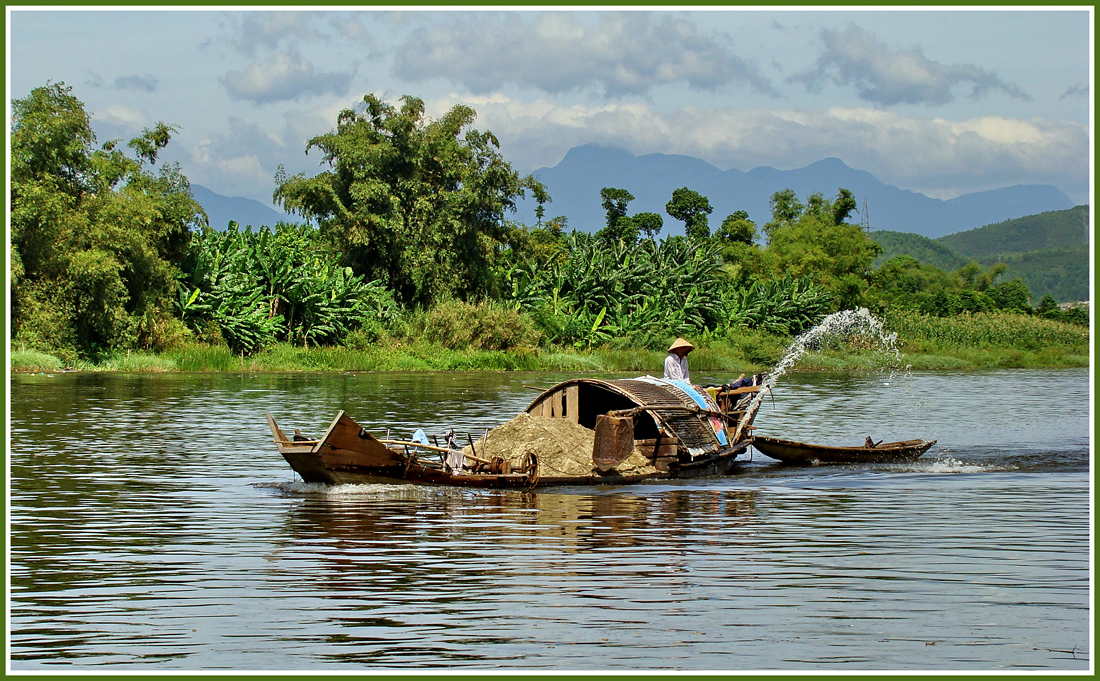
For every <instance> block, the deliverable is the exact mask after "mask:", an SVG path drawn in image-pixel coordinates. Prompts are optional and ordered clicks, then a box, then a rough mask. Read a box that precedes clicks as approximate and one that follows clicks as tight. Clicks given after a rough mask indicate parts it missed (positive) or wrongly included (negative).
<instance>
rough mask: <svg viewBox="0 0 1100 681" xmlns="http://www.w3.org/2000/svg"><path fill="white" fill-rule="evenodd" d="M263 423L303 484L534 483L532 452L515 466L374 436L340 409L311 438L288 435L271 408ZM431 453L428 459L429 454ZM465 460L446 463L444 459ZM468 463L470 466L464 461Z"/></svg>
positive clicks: (535, 470)
mask: <svg viewBox="0 0 1100 681" xmlns="http://www.w3.org/2000/svg"><path fill="white" fill-rule="evenodd" d="M266 413H267V423H268V426H270V427H271V435H272V437H274V439H275V445H276V446H277V447H278V448H279V453H280V454H282V455H283V458H284V459H286V461H287V463H289V464H290V467H291V468H293V469H294V470H295V472H297V473H298V475H301V476H302V480H304V481H306V482H324V483H328V484H332V485H340V484H369V483H393V482H412V483H426V484H444V485H454V486H459V487H518V488H527V487H534V486H535V484H536V483H537V482H538V460H537V458H536V457H534V456H533V455H532V456H531V457H530V458H529V460H527V461H525V462H524V463H525V465H524V466H523V467H522V468H521V469H519V470H513V469H512V467H511V466H505V465H503V463H501V464H497V465H495V466H494V462H491V461H485V460H482V459H478V458H476V457H470V456H465V457H463V455H462V451H461V450H456V449H450V448H447V447H436V446H433V445H426V444H424V443H421V442H412V441H405V440H379V439H378V438H376V437H374V436H373V435H371V434H370V433H368V432H367V431H366V430H364V429H363V428H362V427H361V426H360V425H359V424H358V423H356V422H355V421H354V420H353V419H352V418H351V417H350V416H348V415H347V414H345V413H344V412H343V411H341V412H340V413H339V414H337V415H336V418H335V419H334V420H333V421H332V425H330V426H329V428H328V430H327V431H325V434H324V435H323V436H322V437H321V438H320V439H318V440H311V439H308V438H306V437H303V436H301V435H300V434H296V435H295V437H294V438H288V437H287V436H286V435H285V434H284V433H283V431H282V430H280V429H279V426H278V425H277V424H276V423H275V419H274V417H272V416H271V412H266ZM433 455H434V457H433ZM456 456H457V457H463V458H464V459H466V460H467V461H468V462H469V463H468V464H467V465H464V466H462V467H459V466H453V465H452V466H448V465H447V463H448V459H450V460H451V461H454V459H455V457H456ZM469 464H472V465H469Z"/></svg>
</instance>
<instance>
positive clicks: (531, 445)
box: [462, 412, 657, 478]
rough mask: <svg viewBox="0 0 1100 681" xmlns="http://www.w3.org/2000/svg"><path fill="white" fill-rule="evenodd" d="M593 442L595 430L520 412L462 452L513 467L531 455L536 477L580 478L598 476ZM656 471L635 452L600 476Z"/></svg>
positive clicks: (640, 473)
mask: <svg viewBox="0 0 1100 681" xmlns="http://www.w3.org/2000/svg"><path fill="white" fill-rule="evenodd" d="M595 440H596V431H594V430H589V429H588V428H585V427H584V426H582V425H580V424H578V423H573V422H572V421H570V420H569V419H563V418H548V417H545V416H532V415H531V414H528V413H527V412H520V414H519V415H518V416H516V417H515V418H514V419H512V420H511V421H508V422H507V423H504V424H501V425H499V426H497V427H496V428H493V429H492V430H490V431H489V434H488V436H487V437H485V438H484V443H483V442H482V441H481V440H478V441H475V442H474V449H475V450H476V452H472V451H471V449H470V447H469V446H466V447H464V448H463V449H462V452H463V453H464V454H467V455H468V454H471V453H474V455H475V456H477V457H478V458H479V459H490V460H491V459H493V458H494V457H500V458H502V459H504V460H505V461H507V462H508V463H510V464H512V465H513V466H515V467H519V466H520V465H521V464H522V462H523V457H524V455H526V454H528V453H533V454H534V455H535V456H536V457H537V458H538V461H539V477H540V478H573V477H576V478H580V477H588V476H592V475H595V474H599V471H597V469H596V467H595V465H594V464H593V462H592V444H593V442H595ZM656 472H657V469H656V468H654V467H653V464H652V462H651V461H650V460H649V459H648V458H646V457H645V456H644V455H643V454H642V453H641V452H639V451H638V450H637V449H635V450H634V451H633V452H631V453H630V456H628V457H627V458H626V459H625V460H624V461H623V462H622V463H620V464H619V465H617V466H615V468H613V469H612V470H610V471H606V472H604V473H603V475H605V476H616V475H621V476H624V477H633V476H638V475H652V474H654V473H656Z"/></svg>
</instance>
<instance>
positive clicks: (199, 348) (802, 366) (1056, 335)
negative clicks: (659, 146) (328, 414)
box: [11, 313, 1089, 374]
mask: <svg viewBox="0 0 1100 681" xmlns="http://www.w3.org/2000/svg"><path fill="white" fill-rule="evenodd" d="M886 328H887V330H888V331H892V332H895V333H897V334H898V344H897V347H898V351H899V352H900V353H901V354H900V360H899V359H898V357H897V356H895V354H894V353H893V351H890V350H888V349H884V348H881V347H877V346H875V345H874V344H872V343H870V342H869V341H868V340H867V339H863V338H858V337H857V338H853V339H847V340H846V341H844V342H840V343H836V344H834V345H833V346H832V347H828V348H823V349H819V350H817V351H814V352H809V353H807V354H806V355H804V356H803V357H802V358H801V360H800V361H799V362H798V364H797V365H796V367H795V370H801V371H815V370H832V371H864V370H878V369H882V368H884V367H896V366H900V367H906V366H908V367H911V368H912V369H917V370H939V369H987V368H1060V367H1087V366H1088V365H1089V331H1088V328H1087V327H1082V326H1080V325H1075V324H1067V323H1064V322H1059V321H1053V320H1049V319H1042V318H1038V317H1035V316H1032V315H1025V314H1014V313H990V314H975V315H962V316H956V317H935V316H929V315H923V314H917V313H896V314H892V315H890V316H889V317H888V318H887V320H886ZM692 340H693V342H695V344H696V346H697V349H696V350H695V351H694V352H693V353H692V354H691V357H690V361H691V368H692V371H693V372H746V373H747V372H755V371H765V370H767V369H769V368H770V367H771V366H773V365H774V364H775V363H776V362H777V361H778V360H779V359H780V358H781V357H782V356H783V354H784V352H785V351H786V349H787V347H788V346H789V345H790V343H791V341H792V337H791V336H788V335H785V334H776V333H769V332H765V331H761V330H753V329H744V331H743V333H739V334H728V335H726V336H724V337H721V338H707V337H704V338H693V339H692ZM451 345H453V344H451ZM664 357H665V353H664V352H663V351H662V350H654V349H652V348H634V347H614V346H613V345H612V344H605V345H602V346H599V347H592V348H577V347H568V346H566V347H562V346H553V345H550V346H543V347H537V346H524V345H521V346H516V347H511V348H509V349H506V350H498V349H485V348H482V347H477V343H473V342H471V343H469V344H467V345H465V346H462V345H459V346H458V347H448V344H447V343H445V342H443V341H441V340H440V339H435V338H424V337H416V338H401V337H394V336H390V335H387V334H382V335H381V336H380V337H378V338H376V339H375V340H374V341H373V342H371V343H359V344H350V345H348V346H336V347H332V346H310V347H303V346H298V345H291V344H289V343H278V344H275V345H272V346H270V347H268V348H265V349H263V350H261V351H258V352H256V353H253V354H246V353H240V354H234V353H233V352H232V351H230V349H229V347H228V346H227V345H225V344H217V345H212V344H205V343H188V344H183V345H180V346H178V347H174V348H171V349H166V350H163V351H161V352H158V353H151V352H136V351H131V352H126V353H114V354H110V355H106V356H103V357H101V358H99V360H98V361H95V362H92V361H85V360H79V359H77V358H75V357H72V358H68V359H67V360H66V359H62V358H60V357H57V356H55V355H51V354H46V353H42V352H37V351H34V350H29V349H26V348H21V347H13V348H12V349H11V369H12V371H13V372H33V373H41V372H54V371H64V370H75V371H117V372H166V371H214V372H237V373H239V372H247V373H256V372H290V371H316V372H351V371H554V372H588V371H601V372H614V371H636V372H640V373H642V372H645V373H650V374H657V373H658V372H660V371H661V366H662V363H663V360H664Z"/></svg>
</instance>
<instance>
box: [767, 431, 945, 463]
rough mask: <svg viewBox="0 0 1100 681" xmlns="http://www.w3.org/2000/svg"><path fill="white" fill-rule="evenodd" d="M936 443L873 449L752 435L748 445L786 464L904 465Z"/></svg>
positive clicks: (892, 444) (886, 445)
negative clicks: (751, 440) (815, 443)
mask: <svg viewBox="0 0 1100 681" xmlns="http://www.w3.org/2000/svg"><path fill="white" fill-rule="evenodd" d="M934 444H936V441H935V440H927V441H926V440H904V441H901V442H887V443H883V444H879V445H876V446H874V447H866V446H864V447H828V446H825V445H813V444H807V443H805V442H795V441H793V440H778V439H775V438H770V437H761V436H756V437H754V438H753V442H752V446H753V447H754V448H756V449H757V450H758V451H759V452H760V453H762V454H764V455H765V456H768V457H771V458H773V459H777V460H779V461H782V462H783V463H785V464H788V465H798V466H817V465H822V464H852V463H904V462H907V461H915V460H916V459H917V458H919V457H920V455H921V454H924V453H925V452H926V451H928V449H929V448H930V447H931V446H932V445H934Z"/></svg>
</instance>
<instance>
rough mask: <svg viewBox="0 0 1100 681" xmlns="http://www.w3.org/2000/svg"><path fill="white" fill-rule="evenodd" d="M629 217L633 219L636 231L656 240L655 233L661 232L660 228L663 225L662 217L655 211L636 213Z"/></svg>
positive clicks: (651, 239)
mask: <svg viewBox="0 0 1100 681" xmlns="http://www.w3.org/2000/svg"><path fill="white" fill-rule="evenodd" d="M630 219H631V220H633V221H634V225H635V226H636V227H637V228H638V231H639V232H641V233H642V234H643V235H645V238H647V239H649V240H650V241H654V240H656V238H657V235H658V234H660V233H661V228H662V227H664V225H665V221H664V218H662V217H661V216H660V215H658V214H657V213H648V212H646V213H636V214H634V215H633V216H631V218H630Z"/></svg>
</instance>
